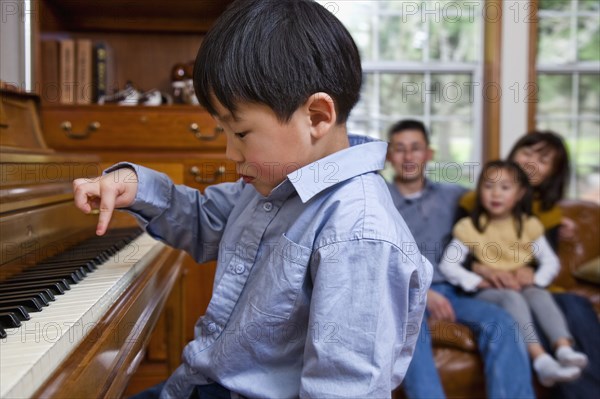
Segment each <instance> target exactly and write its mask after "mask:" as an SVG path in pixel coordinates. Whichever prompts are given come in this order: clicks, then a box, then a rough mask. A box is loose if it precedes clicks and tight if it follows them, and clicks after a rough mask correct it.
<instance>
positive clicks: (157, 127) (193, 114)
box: [34, 0, 237, 394]
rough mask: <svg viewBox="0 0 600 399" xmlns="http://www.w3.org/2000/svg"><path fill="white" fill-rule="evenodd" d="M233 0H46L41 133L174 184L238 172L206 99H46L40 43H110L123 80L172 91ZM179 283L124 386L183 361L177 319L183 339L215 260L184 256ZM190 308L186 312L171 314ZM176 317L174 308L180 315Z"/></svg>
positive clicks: (55, 144)
mask: <svg viewBox="0 0 600 399" xmlns="http://www.w3.org/2000/svg"><path fill="white" fill-rule="evenodd" d="M230 2H231V1H229V0H226V1H223V0H220V1H206V0H203V1H190V0H175V1H168V2H165V1H163V0H130V1H126V2H123V1H121V0H102V1H81V0H40V1H39V2H37V3H36V4H37V6H38V7H39V14H38V16H39V18H37V25H36V29H37V30H38V35H37V38H38V40H37V41H36V43H34V45H35V51H36V54H37V60H38V62H37V63H36V74H35V75H36V83H37V84H36V85H35V86H34V87H35V89H36V91H37V92H38V94H39V95H40V96H41V97H42V109H41V115H42V131H43V133H44V136H45V140H46V141H47V144H48V146H49V147H50V148H52V149H55V150H59V151H61V152H70V151H73V152H75V151H76V152H78V153H82V152H89V153H93V154H96V155H97V156H99V157H100V159H101V162H102V166H103V167H106V166H108V165H111V164H113V163H115V162H119V161H131V162H135V163H138V164H141V165H144V166H147V167H150V168H153V169H156V170H159V171H161V172H164V173H166V174H167V175H169V176H170V177H171V178H172V179H173V181H174V182H175V183H177V184H186V185H189V186H191V187H195V188H197V189H199V190H204V189H205V188H206V187H208V186H209V185H211V184H215V183H220V182H225V181H233V180H235V179H237V174H236V172H235V165H234V164H233V163H232V162H230V161H227V160H226V159H225V144H226V143H225V136H224V134H223V133H222V130H221V129H220V128H219V127H217V125H216V123H215V122H214V120H213V119H212V118H211V117H210V115H208V113H207V112H206V111H204V110H203V109H202V108H200V107H199V106H192V105H164V106H156V107H148V106H118V105H95V104H92V105H70V104H58V103H57V102H53V101H51V99H50V98H44V97H45V87H44V84H43V82H42V80H41V77H42V75H43V72H44V68H48V67H49V65H48V64H46V65H45V64H44V62H45V61H47V60H45V59H44V58H43V54H42V52H41V50H40V48H41V41H42V40H44V39H47V38H49V37H51V38H60V37H70V38H74V39H77V38H86V39H91V40H93V41H98V40H101V41H104V42H106V43H108V44H109V45H110V47H111V48H112V50H113V54H114V62H115V63H116V65H115V66H116V68H115V71H116V74H115V83H116V85H117V86H118V87H119V88H122V87H123V86H124V84H125V82H126V81H132V82H133V83H134V85H135V86H136V87H139V88H141V89H144V90H148V89H152V88H156V89H159V90H161V91H169V90H170V76H171V68H172V66H173V65H174V64H175V63H177V62H189V61H190V60H193V59H194V58H195V56H196V52H197V50H198V47H199V45H200V44H201V41H202V37H203V35H204V34H205V32H206V31H207V30H208V28H209V27H210V26H211V25H212V23H213V22H214V19H215V18H216V17H217V16H218V15H219V14H220V13H221V12H222V11H223V10H224V9H225V8H226V6H227V5H228V3H230ZM182 269H183V271H182V275H181V283H180V285H179V286H180V288H181V289H178V290H176V292H174V293H173V294H172V295H171V298H170V299H169V302H168V304H167V309H166V310H165V312H164V314H163V316H162V317H161V320H160V321H159V324H158V326H157V328H156V330H155V333H154V336H153V338H152V342H151V344H150V346H149V348H148V350H147V352H146V357H145V360H144V361H143V362H142V365H141V366H140V368H139V370H138V373H137V374H136V375H134V377H133V379H132V382H131V385H130V389H128V392H126V393H127V394H131V393H135V392H136V391H138V390H140V389H142V388H144V387H145V386H149V385H152V384H153V383H155V382H158V381H160V380H162V379H164V378H166V377H167V376H168V375H169V374H170V373H171V372H172V371H173V369H174V367H176V366H177V362H175V361H173V356H172V354H171V355H169V353H170V352H169V351H181V349H182V348H181V344H177V345H176V346H178V347H173V345H172V343H173V342H176V343H177V342H179V343H180V342H181V341H182V340H179V339H170V338H169V337H170V334H173V331H178V329H177V328H173V323H176V324H177V325H178V326H180V327H181V328H182V329H183V332H184V337H183V341H184V342H187V341H188V340H191V339H192V338H193V326H194V324H195V321H196V320H197V319H198V317H199V316H200V315H201V314H203V313H204V311H205V309H206V306H207V305H208V301H209V299H210V296H211V292H212V282H213V276H214V270H215V262H210V263H208V264H204V265H198V264H196V263H195V262H194V261H193V260H192V259H191V258H190V257H189V256H187V255H186V256H185V260H184V266H183V268H182ZM178 307H179V308H183V309H185V310H184V312H183V317H179V316H177V314H178V313H177V312H173V310H174V309H177V308H178ZM173 315H175V316H173Z"/></svg>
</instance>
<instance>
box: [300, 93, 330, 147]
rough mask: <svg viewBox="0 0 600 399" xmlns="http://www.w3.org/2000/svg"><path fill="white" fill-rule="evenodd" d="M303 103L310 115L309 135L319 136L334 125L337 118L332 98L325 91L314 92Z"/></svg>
mask: <svg viewBox="0 0 600 399" xmlns="http://www.w3.org/2000/svg"><path fill="white" fill-rule="evenodd" d="M305 104H306V108H307V109H308V113H309V117H310V124H311V129H310V130H311V135H312V136H313V137H314V138H321V137H322V136H324V135H325V134H326V133H327V132H328V131H329V130H330V129H331V128H332V127H334V126H335V122H336V120H337V113H336V112H335V103H334V101H333V98H332V97H331V96H330V95H329V94H327V93H314V94H312V95H311V96H310V97H308V100H306V103H305Z"/></svg>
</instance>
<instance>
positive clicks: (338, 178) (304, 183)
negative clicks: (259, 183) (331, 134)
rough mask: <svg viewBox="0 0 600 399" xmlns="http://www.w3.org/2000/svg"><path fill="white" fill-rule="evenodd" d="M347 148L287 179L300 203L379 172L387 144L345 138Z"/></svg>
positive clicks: (365, 138) (298, 170) (369, 139)
mask: <svg viewBox="0 0 600 399" xmlns="http://www.w3.org/2000/svg"><path fill="white" fill-rule="evenodd" d="M348 139H349V142H350V147H348V148H345V149H343V150H341V151H337V152H335V153H333V154H330V155H328V156H326V157H325V158H321V159H319V160H318V161H315V162H313V163H310V164H308V165H306V166H304V167H302V168H300V169H297V170H296V171H294V172H292V173H290V174H289V175H288V176H287V177H288V178H287V180H285V181H284V183H285V182H287V181H289V182H290V183H291V184H292V185H293V186H294V188H295V189H296V192H297V193H298V195H299V196H300V199H301V200H302V202H307V201H308V200H310V199H311V198H312V197H314V196H315V195H317V194H319V193H320V192H322V191H323V190H326V189H328V188H329V187H333V186H334V185H336V184H338V183H341V182H343V181H346V180H349V179H351V178H353V177H356V176H359V175H362V174H365V173H369V172H375V171H378V170H381V169H383V167H384V164H385V154H386V151H387V143H386V142H384V141H380V140H375V139H372V138H369V137H366V136H356V135H348Z"/></svg>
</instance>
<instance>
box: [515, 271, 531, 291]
mask: <svg viewBox="0 0 600 399" xmlns="http://www.w3.org/2000/svg"><path fill="white" fill-rule="evenodd" d="M513 274H514V275H515V278H516V279H517V282H518V283H519V285H520V286H521V288H524V287H528V286H530V285H533V269H532V268H531V267H529V266H523V267H520V268H518V269H517V270H515V271H514V272H513Z"/></svg>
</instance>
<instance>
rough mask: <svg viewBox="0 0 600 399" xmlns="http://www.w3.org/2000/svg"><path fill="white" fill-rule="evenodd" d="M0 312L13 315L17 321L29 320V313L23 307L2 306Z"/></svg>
mask: <svg viewBox="0 0 600 399" xmlns="http://www.w3.org/2000/svg"><path fill="white" fill-rule="evenodd" d="M0 312H9V313H13V314H15V316H17V317H18V318H19V320H21V321H24V320H29V319H30V317H29V312H27V309H25V308H24V307H23V306H4V307H0Z"/></svg>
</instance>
